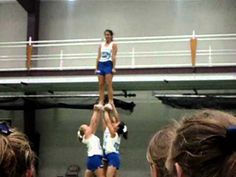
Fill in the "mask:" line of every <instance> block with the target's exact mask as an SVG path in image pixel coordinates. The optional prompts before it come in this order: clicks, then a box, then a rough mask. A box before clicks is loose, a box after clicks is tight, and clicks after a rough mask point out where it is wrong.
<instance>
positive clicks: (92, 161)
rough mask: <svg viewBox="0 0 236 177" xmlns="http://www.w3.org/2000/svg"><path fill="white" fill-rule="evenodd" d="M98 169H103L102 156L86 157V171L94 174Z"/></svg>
mask: <svg viewBox="0 0 236 177" xmlns="http://www.w3.org/2000/svg"><path fill="white" fill-rule="evenodd" d="M98 168H103V163H102V156H101V155H94V156H91V157H88V159H87V169H88V170H90V171H92V172H94V171H96V170H97V169H98Z"/></svg>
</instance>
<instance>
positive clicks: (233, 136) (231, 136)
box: [225, 125, 236, 152]
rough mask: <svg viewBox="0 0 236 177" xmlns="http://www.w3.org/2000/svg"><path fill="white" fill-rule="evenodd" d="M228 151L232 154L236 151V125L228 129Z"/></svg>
mask: <svg viewBox="0 0 236 177" xmlns="http://www.w3.org/2000/svg"><path fill="white" fill-rule="evenodd" d="M225 138H226V145H227V150H228V151H230V152H234V151H236V125H235V126H230V127H229V128H227V132H226V137H225Z"/></svg>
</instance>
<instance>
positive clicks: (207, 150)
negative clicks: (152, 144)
mask: <svg viewBox="0 0 236 177" xmlns="http://www.w3.org/2000/svg"><path fill="white" fill-rule="evenodd" d="M230 126H236V118H235V117H234V116H233V115H231V114H227V113H224V112H221V111H215V110H204V111H200V112H197V113H196V114H194V115H192V116H190V117H185V118H184V119H183V120H182V121H181V122H180V127H179V128H178V129H177V131H176V137H175V138H174V141H173V143H172V145H171V150H170V154H169V157H168V160H167V163H166V166H167V168H168V169H169V171H170V172H171V174H173V175H176V170H175V163H176V162H177V163H178V164H179V165H180V166H181V167H182V170H183V173H184V174H185V175H186V176H188V177H199V176H201V177H222V176H224V177H236V173H235V172H236V147H234V149H232V145H233V144H234V145H235V141H236V135H235V137H234V140H232V139H231V140H230V141H229V140H228V138H227V132H228V130H229V127H230ZM235 130H236V129H235Z"/></svg>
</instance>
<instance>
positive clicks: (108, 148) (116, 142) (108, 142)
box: [103, 127, 121, 154]
mask: <svg viewBox="0 0 236 177" xmlns="http://www.w3.org/2000/svg"><path fill="white" fill-rule="evenodd" d="M120 141H121V138H120V136H119V135H118V133H116V136H115V137H114V138H112V137H111V134H110V131H109V129H108V127H107V128H106V129H105V131H104V134H103V149H104V151H105V154H109V153H113V152H114V153H118V154H119V148H120Z"/></svg>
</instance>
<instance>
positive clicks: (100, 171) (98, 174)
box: [95, 168, 105, 177]
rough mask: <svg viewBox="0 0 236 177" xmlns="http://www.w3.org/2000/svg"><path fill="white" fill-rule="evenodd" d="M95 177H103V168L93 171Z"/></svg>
mask: <svg viewBox="0 0 236 177" xmlns="http://www.w3.org/2000/svg"><path fill="white" fill-rule="evenodd" d="M95 174H96V177H105V175H104V170H103V168H98V169H97V170H96V171H95Z"/></svg>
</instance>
